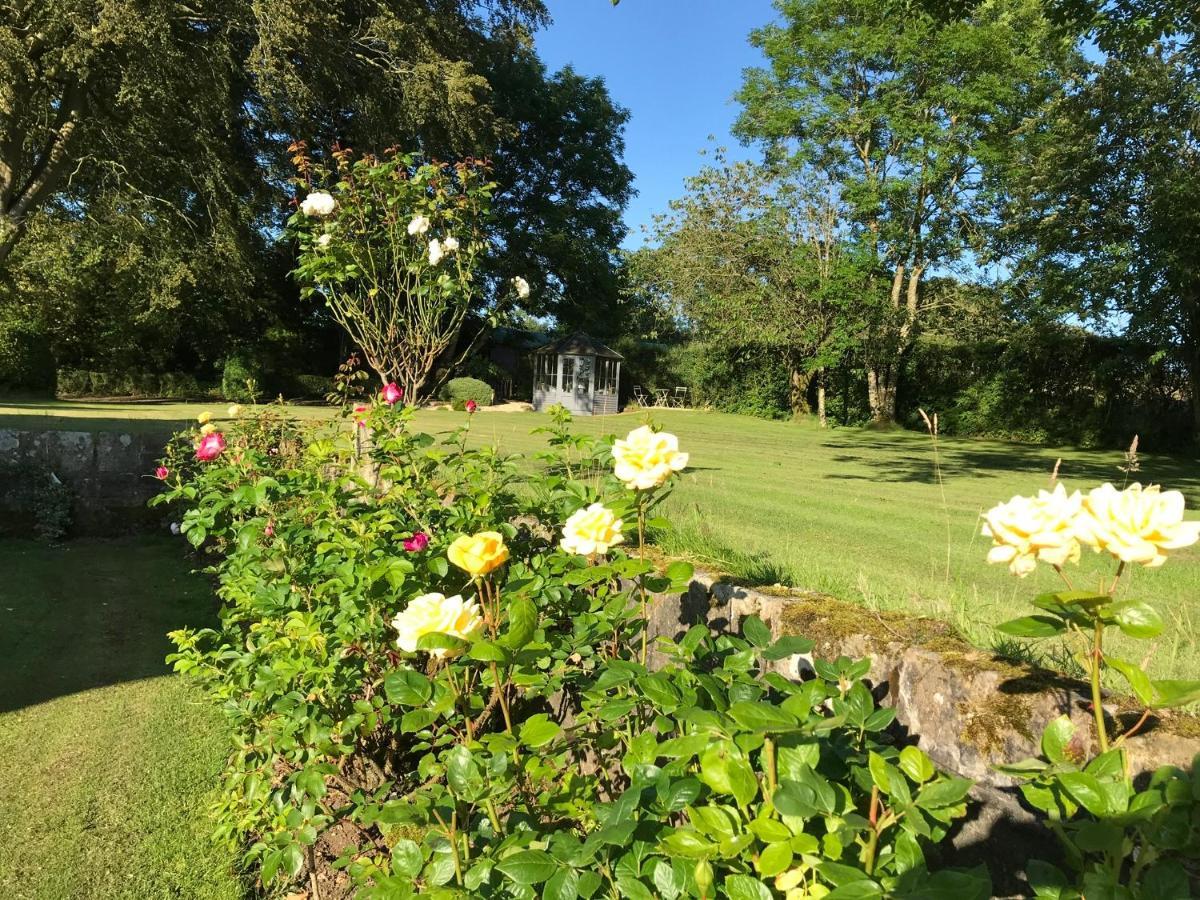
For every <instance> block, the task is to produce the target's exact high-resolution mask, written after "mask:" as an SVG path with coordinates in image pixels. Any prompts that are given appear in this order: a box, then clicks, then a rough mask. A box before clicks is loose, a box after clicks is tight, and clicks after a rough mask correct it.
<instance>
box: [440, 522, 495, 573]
mask: <svg viewBox="0 0 1200 900" xmlns="http://www.w3.org/2000/svg"><path fill="white" fill-rule="evenodd" d="M446 558H447V559H449V560H450V562H452V563H454V565H456V566H458V567H459V568H460V569H462V570H463V571H464V572H467V573H468V574H470V575H472V576H474V577H475V578H478V577H480V576H481V575H486V574H487V573H488V572H490V571H492V570H493V569H497V568H499V567H500V566H502V565H504V563H505V562H507V561H508V547H506V546H504V537H503V536H502V535H501V534H499V533H498V532H495V531H481V532H479V533H478V534H472V535H466V534H464V535H463V536H462V537H460V538H458V539H456V540H455V541H454V543H453V544H451V545H450V548H449V549H448V550H447V551H446Z"/></svg>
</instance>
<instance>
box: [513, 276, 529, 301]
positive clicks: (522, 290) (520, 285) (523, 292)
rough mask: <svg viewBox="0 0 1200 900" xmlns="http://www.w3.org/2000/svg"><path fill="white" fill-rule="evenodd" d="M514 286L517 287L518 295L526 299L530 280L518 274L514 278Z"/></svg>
mask: <svg viewBox="0 0 1200 900" xmlns="http://www.w3.org/2000/svg"><path fill="white" fill-rule="evenodd" d="M512 283H513V287H514V288H516V289H517V296H518V297H520V298H521V299H522V300H524V299H525V298H526V297H528V296H529V282H528V281H526V280H525V279H524V278H522V277H521V276H520V275H518V276H517V277H516V278H514V279H513V280H512Z"/></svg>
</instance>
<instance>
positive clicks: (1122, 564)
mask: <svg viewBox="0 0 1200 900" xmlns="http://www.w3.org/2000/svg"><path fill="white" fill-rule="evenodd" d="M1124 574H1125V560H1121V561H1120V562H1119V563H1117V573H1116V574H1115V575H1113V580H1112V584H1111V585H1110V586H1109V588H1108V593H1109V594H1111V593H1112V592H1113V591H1115V590H1116V589H1117V582H1119V581H1120V580H1121V576H1122V575H1124Z"/></svg>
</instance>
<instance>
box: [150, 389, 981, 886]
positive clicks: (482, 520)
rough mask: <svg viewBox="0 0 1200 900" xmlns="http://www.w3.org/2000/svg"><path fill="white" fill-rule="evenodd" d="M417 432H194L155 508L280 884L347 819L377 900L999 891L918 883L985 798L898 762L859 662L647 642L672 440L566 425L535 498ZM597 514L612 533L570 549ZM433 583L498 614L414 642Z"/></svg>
mask: <svg viewBox="0 0 1200 900" xmlns="http://www.w3.org/2000/svg"><path fill="white" fill-rule="evenodd" d="M411 415H412V413H411V410H410V408H407V407H403V406H401V405H395V406H389V405H386V404H381V403H378V402H376V403H374V404H372V405H371V406H370V407H365V408H363V409H361V410H358V411H355V412H354V414H353V419H352V422H351V423H350V424H351V428H349V429H342V430H325V431H317V432H308V431H306V430H304V429H305V428H311V427H317V428H320V427H321V426H304V427H302V426H301V425H299V424H297V423H295V422H292V421H289V420H287V419H285V418H282V417H280V416H278V415H275V414H274V413H272V412H270V411H264V412H263V413H262V414H260V415H255V416H250V417H245V418H242V419H239V420H237V421H236V422H235V423H232V424H229V425H227V427H226V430H225V432H224V434H223V435H222V440H221V448H222V449H221V450H220V451H219V452H218V453H217V455H216V456H212V455H209V454H206V455H205V459H206V461H200V460H197V459H195V458H194V455H193V452H192V451H193V446H194V442H195V440H196V438H197V435H196V434H195V433H194V432H192V433H185V434H183V435H180V436H179V438H178V441H177V443H176V444H174V445H173V447H172V449H171V451H170V452H169V453H168V456H167V458H166V459H165V460H164V466H165V467H166V468H167V469H168V470H169V471H168V472H166V473H163V474H164V476H165V488H166V490H165V491H164V493H163V494H162V495H161V496H160V497H159V498H158V499H157V500H156V501H155V502H157V503H174V504H178V505H179V507H180V508H181V510H182V530H183V533H184V534H185V535H186V536H187V539H188V540H189V541H190V542H191V543H192V544H193V545H194V546H195V547H197V548H200V549H202V550H204V551H206V552H208V553H209V554H211V559H212V567H211V568H212V571H213V573H214V574H215V575H216V577H217V581H218V585H219V587H218V590H219V594H220V596H221V599H222V610H221V624H220V627H218V628H216V629H203V630H191V629H185V630H182V631H179V632H176V633H175V634H174V635H173V638H174V640H175V642H176V644H177V646H178V652H177V653H176V654H174V655H173V657H172V659H173V662H174V664H175V667H176V669H177V670H179V671H181V672H184V673H187V674H188V675H190V676H192V677H194V678H196V679H198V680H199V681H200V683H201V684H202V685H204V687H205V688H206V689H207V691H208V692H209V694H210V695H211V696H212V697H213V699H214V700H215V701H216V702H218V703H219V704H220V705H221V707H222V709H223V710H224V711H225V714H226V716H227V720H228V722H229V726H230V729H231V734H232V739H233V753H232V755H231V758H230V763H229V767H228V769H227V772H226V779H225V787H224V791H223V794H222V798H221V800H220V801H219V804H218V806H217V808H216V809H215V813H216V819H217V822H218V823H219V829H220V834H221V835H222V836H223V837H224V838H226V839H228V840H230V841H231V842H237V843H239V844H242V845H244V846H248V847H249V850H248V858H249V860H251V861H253V862H256V863H258V864H261V873H262V877H263V879H264V881H267V882H271V881H274V880H276V879H280V880H283V881H287V880H288V879H292V878H295V877H297V876H298V875H299V874H301V873H302V872H303V871H304V870H305V869H306V867H310V866H312V865H314V864H317V863H319V862H320V861H321V855H322V853H324V852H325V850H324V847H325V844H324V843H323V841H324V837H325V835H326V834H327V833H329V832H331V831H333V830H335V829H336V832H337V833H338V835H339V836H340V844H341V845H346V849H345V850H344V851H343V852H341V853H340V854H337V857H338V858H337V860H336V863H335V865H336V866H338V867H340V868H342V869H344V870H345V872H346V873H347V874H348V876H349V877H350V879H351V880H352V882H353V884H354V885H355V886H356V888H357V890H358V891H359V895H360V896H363V897H367V898H370V897H380V898H382V897H407V896H412V895H415V894H417V893H420V894H423V895H429V896H447V897H450V896H477V897H505V896H511V897H535V896H543V897H551V898H568V897H571V898H573V897H591V896H605V895H620V896H629V897H639V898H649V897H668V898H675V897H700V898H705V897H712V898H716V897H725V898H732V900H742V898H770V897H776V896H787V897H793V898H799V897H826V896H827V897H830V898H834V900H836V898H851V897H859V898H864V897H882V896H885V895H887V896H899V897H914V898H915V897H932V896H950V895H953V896H955V897H962V898H972V897H979V898H983V897H986V896H987V895H988V892H989V884H988V881H987V878H986V875H985V874H984V873H983V872H981V871H972V872H957V871H953V870H943V871H932V870H933V869H934V868H935V866H934V865H933V864H931V863H927V861H926V860H927V853H929V852H931V850H932V849H933V848H934V847H935V846H936V844H937V843H938V842H939V841H941V840H942V839H943V838H945V836H946V834H947V832H948V830H949V828H950V827H951V825H952V823H953V822H954V821H955V820H956V819H958V818H960V817H961V816H962V815H963V814H964V813H965V809H966V807H965V798H966V792H967V790H968V788H969V787H970V785H969V783H968V782H966V781H964V780H962V779H958V778H948V777H946V776H944V775H942V774H939V773H938V772H936V771H935V769H934V767H933V766H932V764H931V763H930V761H929V760H928V758H927V757H925V755H924V754H923V753H921V752H920V751H919V750H917V749H916V748H914V747H901V746H900V745H898V744H897V743H896V741H895V738H894V735H893V734H892V732H891V731H890V729H889V726H890V724H891V722H892V719H893V713H892V712H891V711H890V710H886V709H879V708H877V707H876V705H875V702H874V700H873V698H872V695H871V693H870V691H869V690H868V689H867V687H866V685H865V684H864V683H863V681H862V678H863V675H864V674H865V672H866V664H865V663H856V662H854V661H852V660H849V659H839V660H836V661H833V662H830V663H825V662H819V663H818V664H817V667H816V674H815V676H814V677H812V678H810V679H809V680H807V681H805V682H802V683H797V682H792V681H790V680H788V679H785V678H782V677H780V676H779V675H777V674H772V673H770V672H769V670H768V664H769V663H770V662H771V661H773V660H777V659H781V658H784V657H787V656H790V655H792V654H794V653H797V652H804V651H806V650H808V649H810V647H811V645H810V644H809V643H808V642H806V641H804V640H802V639H800V638H782V639H779V640H774V639H773V638H772V634H771V631H770V629H768V628H767V626H766V625H764V623H762V622H761V621H759V620H758V619H755V618H750V619H747V620H746V621H745V623H744V625H743V633H742V634H741V636H734V635H721V636H717V637H714V636H712V635H710V634H709V632H708V629H707V628H706V627H701V626H697V627H694V628H692V629H691V630H689V631H687V632H686V634H683V635H681V636H679V637H678V638H677V639H676V640H666V639H662V640H659V641H657V642H656V643H655V644H654V645H649V644H648V642H647V632H646V625H647V621H648V620H647V616H648V613H649V608H650V603H651V602H652V600H651V598H652V592H655V591H662V590H668V589H675V590H679V589H682V588H683V587H684V586H685V585H686V583H687V581H688V580H689V579H690V574H691V569H690V567H689V566H686V565H685V564H680V563H673V564H671V565H668V566H666V568H665V569H660V568H659V567H658V566H657V565H655V564H654V563H652V562H650V561H648V560H646V559H645V557H644V544H643V541H642V536H643V535H644V533H645V530H646V529H647V528H648V527H659V526H660V525H661V522H660V521H658V520H656V519H655V518H653V516H654V508H655V506H656V505H657V503H658V502H660V501H661V500H662V499H663V498H664V497H665V496H666V494H667V492H668V491H669V489H670V482H669V481H667V482H666V483H665V484H662V483H661V481H660V482H659V483H660V484H661V485H662V486H660V487H651V488H645V489H643V490H638V491H634V490H632V489H631V488H629V487H626V486H625V485H624V484H623V483H622V482H621V481H618V480H617V478H615V477H614V475H618V474H619V475H621V478H622V479H625V478H627V477H632V476H631V475H630V472H631V471H636V470H637V466H638V465H640V462H639V461H641V462H644V461H645V460H646V459H648V457H646V456H644V455H640V453H641V451H640V450H637V449H636V448H637V447H642V448H643V449H644V448H646V447H663V448H667V450H668V451H669V448H670V446H671V445H672V444H671V442H672V441H673V439H670V440H668V438H667V436H664V435H659V436H657V437H655V436H653V435H652V434H650V433H649V432H646V433H644V434H642V435H640V436H639V435H638V433H636V432H635V433H634V434H631V435H630V437H629V438H628V439H627V440H626V441H625V442H621V441H616V442H612V441H611V440H609V439H605V440H599V441H598V440H596V439H592V438H588V437H584V436H580V435H576V434H573V433H572V432H571V430H570V425H569V421H570V417H569V415H567V414H566V413H565V411H556V412H555V416H554V419H553V420H552V423H551V424H550V426H548V428H547V429H546V430H547V433H548V435H549V444H550V448H549V450H547V451H546V452H545V453H544V454H542V458H543V461H544V462H545V463H546V466H545V469H544V471H543V472H542V473H541V474H539V475H538V476H536V477H535V478H533V480H532V481H529V480H528V479H526V480H525V481H524V483H521V482H518V478H517V469H516V466H515V464H514V461H513V460H511V459H509V458H505V457H503V456H501V455H499V454H497V453H496V452H495V451H494V450H492V449H489V448H483V449H479V450H467V449H465V429H466V428H469V425H470V421H471V418H470V417H469V416H468V417H465V419H464V424H463V426H462V428H459V429H456V430H454V431H452V432H450V433H449V434H447V435H445V436H444V438H443V439H442V440H440V441H439V440H436V439H435V438H433V437H431V436H429V435H424V434H419V433H414V432H413V431H411V430H410V428H409V427H408V422H409V420H410V418H411ZM360 421H361V424H359V422H360ZM326 429H328V426H326ZM212 436H213V435H212V434H210V435H209V438H210V439H211V438H212ZM635 438H637V440H635ZM639 441H640V442H641V443H639ZM631 447H632V448H634V449H632V450H631ZM630 453H634V455H633V456H630V455H629V454H630ZM631 460H632V461H631ZM614 462H615V466H614V465H613V463H614ZM610 466H611V467H612V468H611V469H610ZM631 467H632V469H631ZM622 473H624V474H622ZM642 474H643V475H644V474H645V470H642ZM643 483H646V482H643ZM598 503H602V504H603V507H601V512H602V513H605V514H606V515H608V516H609V518H608V519H607V520H606V521H608V523H609V524H608V525H607V526H606V528H607V531H606V535H607V537H606V538H605V540H606V541H607V543H605V544H604V545H603V547H599V546H597V545H595V544H590V545H589V548H590V549H592V550H594V551H595V552H591V553H587V554H586V555H585V552H584V551H583V550H580V552H578V553H577V552H573V551H572V550H571V549H568V539H574V540H577V539H578V538H579V534H578V533H577V532H574V531H572V527H571V523H572V522H576V521H577V520H578V518H579V517H580V516H581V515H583V514H584V513H587V514H592V513H595V512H596V506H595V504H598ZM613 517H619V521H618V520H615V519H614V518H613ZM622 523H629V524H628V525H627V526H624V530H623V531H622ZM634 523H636V528H635V527H634ZM560 529H561V535H562V540H561V541H560ZM635 534H636V539H635V537H634V535H635ZM418 535H420V536H421V537H420V538H418ZM472 535H474V537H471V536H472ZM626 535H628V536H629V539H628V540H626V539H625V538H626ZM593 536H594V533H593ZM635 540H636V543H635ZM570 546H571V547H572V548H574V549H578V548H579V547H580V546H581V545H579V544H577V543H576V544H572V545H570ZM626 547H628V548H629V549H628V551H626V549H625V548H626ZM431 594H432V595H433V596H434V597H435V598H440V597H443V596H444V595H446V594H455V595H461V596H465V597H467V600H468V602H475V603H478V604H479V607H478V608H479V614H480V619H481V620H480V622H479V624H478V625H471V626H470V627H469V628H466V630H462V629H460V628H459V625H458V624H456V623H449V624H443V625H441V626H438V627H440V628H443V629H445V631H442V632H439V631H438V630H437V628H432V629H430V630H427V631H426V632H425V633H424V634H423V635H422V636H419V637H417V636H416V635H413V634H408V633H407V632H406V631H405V630H403V629H406V628H407V626H405V625H402V617H397V618H396V620H395V622H393V617H394V616H396V614H397V613H400V612H402V611H404V614H405V615H410V616H411V615H412V614H413V612H412V611H413V610H415V609H416V608H418V607H420V606H421V605H422V604H424V603H428V602H429V601H430V595H431ZM453 599H454V600H457V599H458V598H457V597H455V598H453ZM418 600H420V601H421V602H420V603H418V602H417V601H418ZM433 602H435V603H436V602H438V601H437V600H436V599H435V600H434V601H433ZM456 608H457V607H456ZM457 621H458V620H456V622H457ZM389 623H392V624H389ZM394 629H400V630H399V632H398V631H397V630H394ZM456 630H457V631H458V634H457V635H456V634H452V633H449V632H453V631H456ZM397 633H399V634H400V637H399V639H398V638H397ZM406 634H407V637H408V638H410V639H411V643H405V641H406ZM402 644H403V646H402ZM410 648H412V649H410ZM651 650H654V651H655V653H656V654H659V655H661V656H662V657H663V659H665V664H664V665H662V666H660V667H658V668H657V669H651V668H649V667H647V665H646V663H647V659H648V654H649V652H650V651H651ZM930 858H931V859H932V857H930Z"/></svg>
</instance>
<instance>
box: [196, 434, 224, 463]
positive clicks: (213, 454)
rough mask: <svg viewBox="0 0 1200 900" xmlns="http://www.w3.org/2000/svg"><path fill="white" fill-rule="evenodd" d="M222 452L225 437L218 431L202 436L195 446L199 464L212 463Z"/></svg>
mask: <svg viewBox="0 0 1200 900" xmlns="http://www.w3.org/2000/svg"><path fill="white" fill-rule="evenodd" d="M224 452H225V436H224V435H223V434H221V432H219V431H213V432H211V433H209V434H206V435H204V437H202V438H200V442H199V443H198V444H196V459H198V460H200V462H212V461H213V460H214V459H216V458H217V457H218V456H220V455H221V454H222V453H224Z"/></svg>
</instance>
